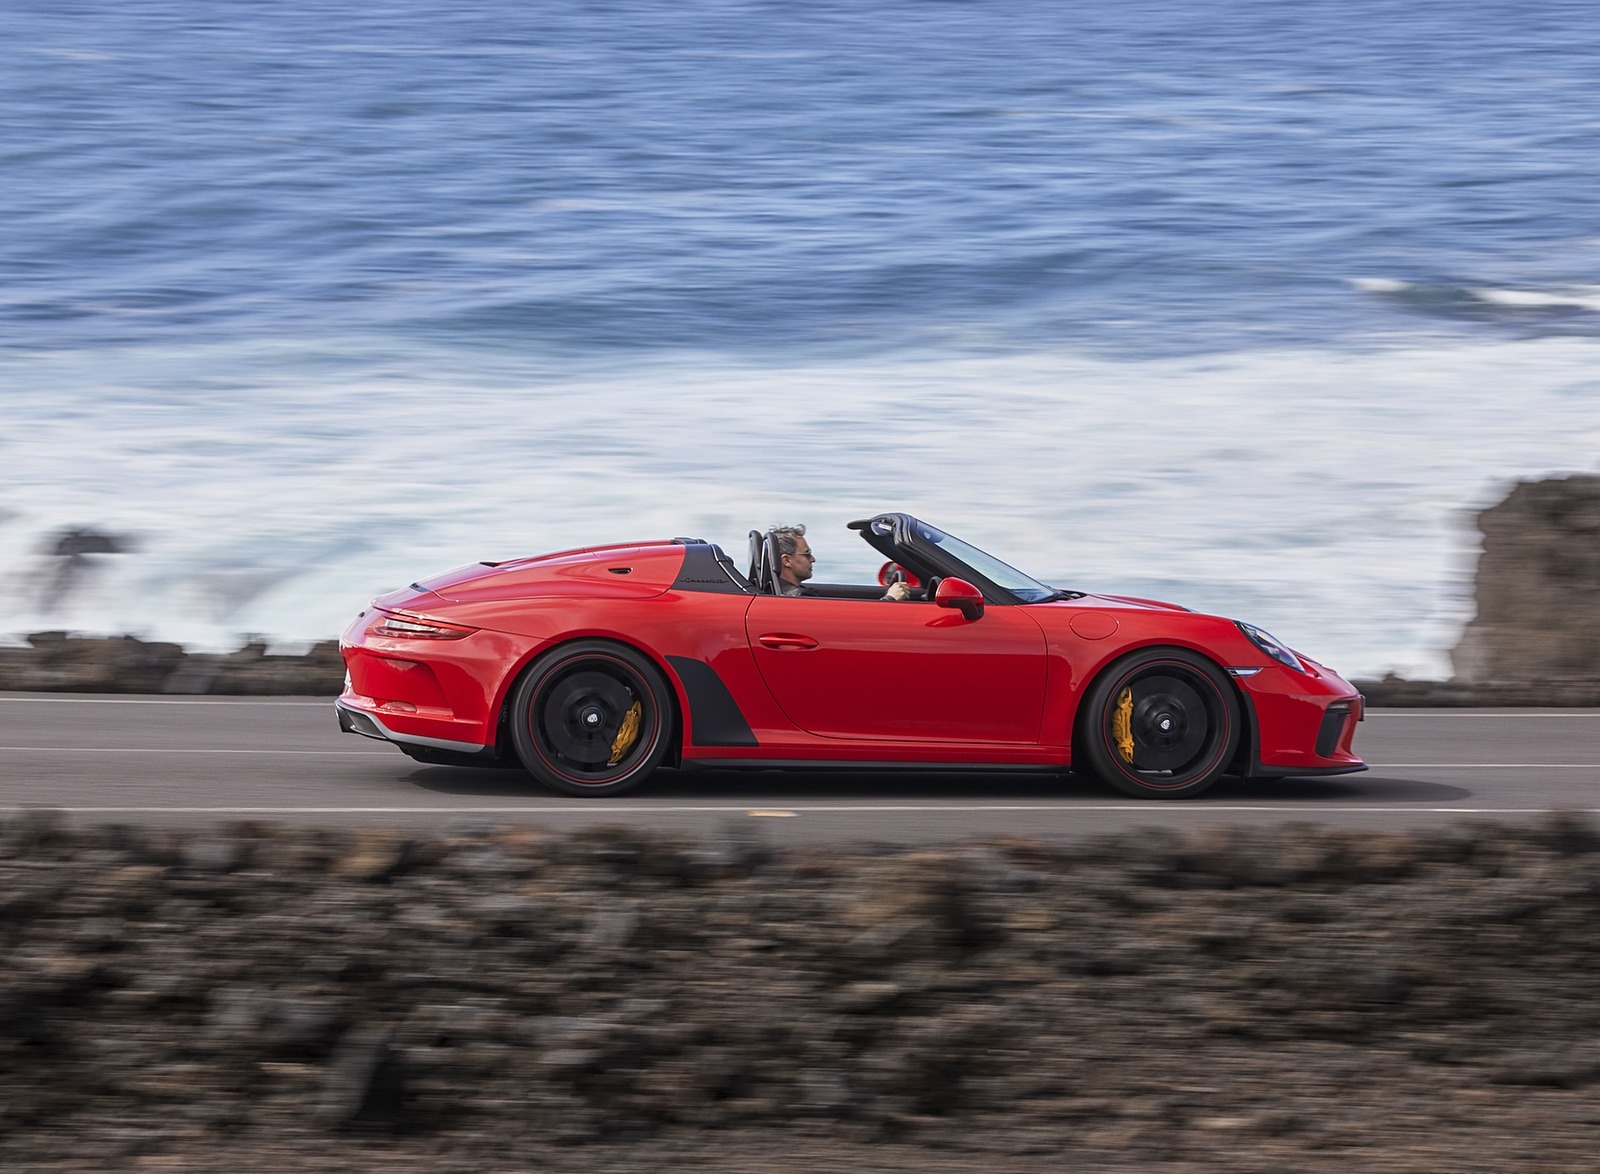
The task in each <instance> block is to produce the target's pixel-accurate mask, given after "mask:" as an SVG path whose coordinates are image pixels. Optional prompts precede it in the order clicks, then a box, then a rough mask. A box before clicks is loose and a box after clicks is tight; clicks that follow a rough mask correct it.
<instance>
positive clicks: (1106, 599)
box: [1059, 595, 1194, 611]
mask: <svg viewBox="0 0 1600 1174" xmlns="http://www.w3.org/2000/svg"><path fill="white" fill-rule="evenodd" d="M1059 606H1062V607H1114V608H1133V609H1136V610H1139V611H1193V610H1194V608H1192V607H1184V606H1183V605H1182V604H1181V603H1167V602H1165V601H1163V600H1160V599H1142V598H1140V597H1139V596H1137V595H1084V596H1082V597H1080V598H1078V599H1067V600H1061V601H1059Z"/></svg>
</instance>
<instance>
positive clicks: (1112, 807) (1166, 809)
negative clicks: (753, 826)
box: [0, 799, 1600, 817]
mask: <svg viewBox="0 0 1600 1174" xmlns="http://www.w3.org/2000/svg"><path fill="white" fill-rule="evenodd" d="M1558 807H1559V809H1560V810H1562V811H1578V812H1582V813H1585V814H1589V815H1596V814H1600V807H1567V806H1564V805H1551V806H1548V807H1414V806H1407V805H1405V804H1395V805H1393V806H1388V807H1355V806H1348V805H1344V804H1323V803H1317V804H1308V803H1306V802H1304V801H1303V800H1296V799H1286V800H1284V801H1283V802H1282V803H1274V804H1245V803H1206V802H1204V801H1203V800H1202V801H1199V802H1193V803H1185V804H1183V805H1182V806H1181V807H1179V806H1176V805H1172V804H1165V803H1149V802H1144V803H1131V804H1105V803H1072V802H1070V801H1062V802H1060V803H1048V804H1047V803H1010V804H989V803H984V804H971V805H966V804H947V805H940V806H925V805H910V804H905V805H890V804H859V805H857V804H816V805H805V804H797V805H795V806H794V807H792V808H790V809H789V810H792V811H793V812H795V813H796V814H797V815H806V814H812V813H816V814H842V815H855V814H860V813H862V812H887V813H896V814H904V813H908V812H909V813H919V812H920V813H924V814H926V813H935V812H938V813H945V814H950V815H963V814H969V813H971V812H987V811H993V812H1006V811H1031V812H1041V811H1049V812H1058V813H1063V814H1072V813H1074V812H1080V811H1140V812H1145V813H1147V814H1150V815H1156V814H1169V815H1188V816H1197V817H1203V816H1206V815H1211V814H1215V813H1218V812H1231V811H1276V812H1289V813H1293V814H1298V815H1320V814H1322V813H1324V812H1330V811H1339V812H1349V813H1354V814H1366V815H1394V814H1397V813H1407V812H1409V813H1413V814H1419V813H1420V814H1428V813H1435V814H1439V815H1538V814H1543V813H1546V812H1549V811H1552V810H1556V809H1557V808H1558ZM24 811H59V812H61V813H62V814H65V815H262V814H266V815H273V814H276V815H538V816H558V815H622V814H635V815H637V814H654V815H671V814H680V815H696V814H701V815H715V814H741V815H742V814H748V813H749V811H750V806H749V804H747V803H738V804H731V805H722V804H718V805H714V806H712V805H682V804H671V803H662V804H659V805H656V806H643V805H639V804H633V805H626V806H624V805H621V804H613V803H605V804H601V805H599V806H574V807H540V806H526V807H58V806H55V805H52V804H48V803H35V804H26V805H22V806H16V805H13V806H9V807H0V812H4V813H6V814H16V813H20V812H24Z"/></svg>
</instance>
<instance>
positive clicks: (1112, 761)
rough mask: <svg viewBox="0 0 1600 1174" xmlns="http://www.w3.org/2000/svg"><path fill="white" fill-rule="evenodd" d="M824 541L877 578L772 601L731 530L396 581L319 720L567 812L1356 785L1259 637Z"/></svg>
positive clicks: (1311, 696)
mask: <svg viewBox="0 0 1600 1174" xmlns="http://www.w3.org/2000/svg"><path fill="white" fill-rule="evenodd" d="M850 528H851V529H852V530H854V531H856V532H857V533H858V534H859V535H860V536H861V538H863V539H865V540H866V541H867V542H868V543H869V544H871V546H872V547H873V548H875V550H876V551H877V552H878V553H879V554H880V555H881V556H882V557H883V558H884V559H885V560H886V562H885V564H884V569H883V570H881V571H880V572H879V580H880V581H879V582H878V583H870V584H853V583H841V584H811V583H808V584H806V586H805V593H804V594H799V595H793V594H788V593H786V587H792V584H785V583H784V582H783V581H782V580H781V578H780V571H779V567H780V563H781V558H782V555H781V553H780V551H779V548H778V544H777V540H776V538H775V536H774V535H773V534H772V533H770V532H769V533H767V534H765V535H763V534H761V533H759V532H755V531H752V532H751V536H750V537H751V544H750V558H749V561H748V564H747V565H746V566H745V567H743V568H741V567H739V566H736V565H735V563H734V561H733V560H732V559H731V558H730V557H729V556H728V555H727V554H725V553H724V552H723V550H722V549H721V548H720V547H718V546H717V545H715V544H713V543H710V542H706V541H703V540H701V539H698V538H673V539H670V540H660V541H650V542H633V543H623V544H620V545H615V546H595V547H588V548H585V549H582V550H568V551H562V552H560V553H556V554H546V555H539V556H537V557H534V558H523V559H515V560H512V561H509V562H498V563H478V564H474V565H472V566H469V567H463V568H460V569H458V570H454V571H449V572H447V573H445V574H442V575H437V576H435V577H433V578H431V579H425V580H423V581H421V582H417V583H413V584H411V586H410V587H408V588H405V589H402V590H399V591H395V592H392V593H390V594H388V595H384V596H382V597H380V598H378V599H376V600H374V601H373V603H372V605H371V606H370V607H369V608H368V609H367V610H366V611H364V612H362V613H361V614H360V615H359V616H358V617H357V618H356V619H355V621H354V622H352V623H351V625H350V626H349V628H348V629H347V630H346V631H345V633H344V636H343V638H342V641H341V645H342V651H343V653H344V658H345V664H346V666H347V668H348V670H349V672H348V678H347V684H346V687H345V690H344V693H343V694H342V695H341V696H340V698H339V700H338V702H337V703H336V704H337V710H338V716H339V724H340V726H341V727H342V728H343V729H345V730H347V731H349V732H351V733H355V734H362V735H365V736H366V737H369V738H379V739H383V740H385V741H388V742H392V743H394V745H396V746H398V747H399V748H400V749H401V750H402V751H404V752H405V753H406V754H408V755H410V756H411V757H412V758H414V759H418V760H420V761H423V762H429V763H459V764H467V763H477V764H485V765H512V766H514V765H515V764H517V763H518V762H520V763H521V765H522V766H524V767H525V768H526V769H527V771H528V772H529V773H530V774H532V775H533V776H534V778H535V779H537V780H538V781H539V782H541V783H543V784H544V785H546V786H547V787H550V788H552V789H554V790H556V791H560V792H564V793H566V794H570V795H588V796H599V795H617V794H620V793H622V792H624V791H627V790H629V789H630V788H632V787H634V786H636V785H638V784H639V783H642V782H644V781H645V780H646V779H648V778H649V777H650V776H651V775H652V774H653V773H655V772H656V771H657V770H658V769H659V768H661V767H664V766H668V767H675V768H681V769H687V768H692V767H696V766H704V767H737V766H749V767H769V768H770V767H780V766H781V767H801V766H804V767H824V766H827V767H855V768H858V769H861V768H870V769H875V770H876V769H885V768H893V767H936V768H941V769H947V770H949V769H958V770H966V769H981V768H993V767H1005V768H1016V769H1028V768H1033V769H1044V770H1056V771H1064V770H1067V769H1069V768H1073V769H1079V770H1084V769H1086V770H1088V771H1089V772H1091V773H1093V774H1094V775H1096V776H1098V777H1099V778H1100V779H1102V780H1104V781H1105V782H1106V783H1108V784H1110V785H1111V786H1113V787H1115V788H1117V789H1119V790H1121V791H1124V792H1126V793H1127V794H1130V795H1135V796H1140V797H1146V798H1158V799H1176V798H1187V797H1190V796H1194V795H1198V794H1200V793H1201V792H1202V791H1205V790H1206V789H1207V788H1208V787H1210V786H1211V785H1212V784H1213V783H1214V782H1216V780H1217V779H1218V778H1219V777H1220V776H1222V775H1223V774H1225V773H1228V774H1234V775H1239V776H1243V777H1246V778H1263V777H1270V778H1278V777H1282V776H1286V775H1333V774H1342V773H1346V772H1349V771H1358V770H1365V769H1366V767H1365V765H1364V764H1363V763H1362V761H1361V759H1360V758H1358V757H1356V755H1355V753H1354V752H1353V751H1352V749H1351V740H1352V737H1353V735H1354V731H1355V727H1356V723H1357V722H1358V721H1359V720H1360V719H1361V718H1362V717H1363V713H1362V698H1361V696H1360V694H1359V693H1357V692H1356V690H1355V689H1354V688H1352V687H1351V686H1350V685H1349V684H1347V683H1346V682H1345V681H1344V680H1342V679H1341V678H1340V677H1339V676H1338V675H1337V674H1336V673H1334V672H1332V671H1331V670H1329V669H1327V668H1324V667H1323V666H1322V665H1320V664H1317V663H1316V662H1315V661H1313V660H1311V659H1309V658H1308V657H1306V656H1303V655H1302V654H1300V653H1298V652H1295V651H1293V650H1291V649H1289V648H1286V647H1285V646H1284V645H1282V644H1280V643H1279V642H1278V641H1276V640H1274V639H1273V638H1272V637H1271V636H1269V635H1268V634H1267V633H1266V632H1263V631H1262V630H1261V629H1259V628H1255V627H1252V626H1251V625H1249V624H1245V623H1240V622H1237V621H1234V620H1231V619H1224V618H1222V617H1219V616H1213V615H1204V614H1201V613H1198V612H1194V611H1190V610H1188V609H1187V608H1184V607H1180V606H1178V605H1177V604H1172V603H1160V602H1157V601H1155V600H1149V599H1136V598H1132V597H1129V596H1120V595H1094V594H1087V593H1085V592H1082V591H1074V590H1063V589H1059V588H1055V587H1051V586H1047V585H1046V584H1044V583H1040V582H1038V581H1037V580H1035V579H1033V578H1031V577H1029V576H1028V575H1025V574H1023V573H1022V572H1021V571H1018V570H1015V569H1013V568H1012V567H1010V566H1007V565H1006V564H1005V563H1003V562H1001V561H1000V560H999V559H997V558H995V557H993V556H992V555H989V554H986V553H984V552H983V551H981V550H979V549H978V548H977V547H974V546H972V545H970V544H968V543H966V542H963V541H961V540H960V539H958V538H955V537H953V536H951V535H949V534H946V533H944V532H943V531H941V530H938V529H936V528H934V527H933V526H930V525H928V524H927V523H925V522H921V521H918V520H917V519H916V518H913V517H911V516H909V515H907V514H903V513H888V514H880V515H878V516H877V517H873V518H868V519H866V520H864V521H860V522H852V523H850ZM892 581H903V582H905V583H907V584H908V586H909V587H910V588H911V591H910V598H909V599H906V600H904V601H903V602H902V601H893V600H887V599H885V589H884V585H885V584H886V583H889V582H892ZM897 594H905V592H904V591H903V590H902V591H899V592H898V593H897Z"/></svg>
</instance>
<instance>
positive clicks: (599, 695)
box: [511, 640, 672, 795]
mask: <svg viewBox="0 0 1600 1174" xmlns="http://www.w3.org/2000/svg"><path fill="white" fill-rule="evenodd" d="M671 698H672V691H671V689H670V687H669V686H668V685H667V682H666V680H665V678H663V677H662V675H661V672H660V670H659V669H657V668H656V667H655V665H653V664H652V663H651V662H650V661H649V660H648V659H647V658H646V657H644V656H643V655H641V654H640V653H638V652H635V651H634V650H633V649H631V648H626V647H624V646H622V645H620V644H610V643H607V642H605V641H601V640H584V641H579V642H577V643H574V644H567V645H563V646H562V647H560V648H557V649H555V650H554V651H552V652H550V653H548V654H546V655H545V656H544V658H543V659H541V660H539V661H537V662H536V663H535V664H534V666H533V668H532V669H531V670H529V672H528V674H527V675H526V676H525V677H523V678H522V680H521V681H520V682H519V683H518V685H517V688H516V691H515V692H514V693H513V694H512V698H511V737H512V742H513V744H514V745H515V746H516V748H517V757H518V758H520V759H522V765H523V766H525V767H527V769H528V773H529V774H531V775H532V776H533V777H534V778H536V779H538V780H539V782H541V783H543V784H544V785H545V786H546V787H549V788H550V789H551V790H553V791H559V792H561V793H562V794H565V795H619V794H621V793H622V792H624V791H629V790H632V789H633V788H634V787H636V786H638V785H639V784H640V783H641V782H643V781H644V780H645V779H647V778H649V777H650V775H651V774H652V773H653V772H654V771H655V769H656V767H658V766H660V765H661V760H662V759H663V758H664V757H666V753H667V740H668V733H669V731H670V729H671V727H672V723H671V720H670V719H671V714H672V700H671Z"/></svg>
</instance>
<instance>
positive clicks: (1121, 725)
mask: <svg viewBox="0 0 1600 1174" xmlns="http://www.w3.org/2000/svg"><path fill="white" fill-rule="evenodd" d="M1080 713H1081V717H1080V718H1079V738H1078V745H1079V748H1080V750H1081V752H1082V754H1083V756H1084V758H1085V759H1086V760H1087V765H1088V766H1089V767H1091V768H1092V769H1093V771H1094V773H1095V774H1097V775H1099V776H1100V778H1102V779H1103V780H1105V781H1106V782H1108V783H1110V784H1111V785H1112V786H1113V787H1115V788H1117V790H1119V791H1122V792H1123V793H1124V794H1128V795H1134V796H1137V797H1138V798H1141V799H1188V798H1191V797H1193V796H1195V795H1198V794H1200V793H1201V792H1202V791H1205V790H1207V789H1209V788H1210V786H1211V785H1212V784H1213V783H1215V782H1216V781H1217V779H1218V778H1219V777H1220V776H1221V775H1222V772H1223V771H1224V770H1225V769H1227V766H1228V764H1229V763H1230V762H1231V761H1232V760H1233V755H1234V751H1235V750H1237V749H1238V746H1239V733H1240V727H1241V721H1240V716H1239V701H1238V698H1237V697H1236V696H1235V695H1234V691H1233V684H1232V682H1230V681H1229V680H1228V678H1227V677H1226V676H1225V675H1224V674H1223V672H1222V670H1221V669H1220V668H1218V667H1217V666H1216V665H1215V664H1213V663H1212V662H1211V661H1209V660H1207V659H1206V658H1205V657H1203V656H1199V655H1197V654H1195V653H1193V652H1188V651H1186V650H1184V649H1181V648H1151V649H1146V650H1144V651H1142V652H1136V653H1134V654H1132V655H1131V656H1128V657H1125V658H1123V659H1122V660H1120V661H1118V662H1117V663H1116V664H1114V665H1112V666H1111V668H1110V669H1108V670H1107V671H1106V672H1105V673H1104V674H1103V675H1102V676H1101V677H1100V678H1099V679H1098V680H1097V681H1095V683H1094V686H1093V688H1091V689H1090V690H1089V695H1088V696H1087V697H1086V698H1085V699H1084V704H1083V708H1082V710H1081V711H1080Z"/></svg>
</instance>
